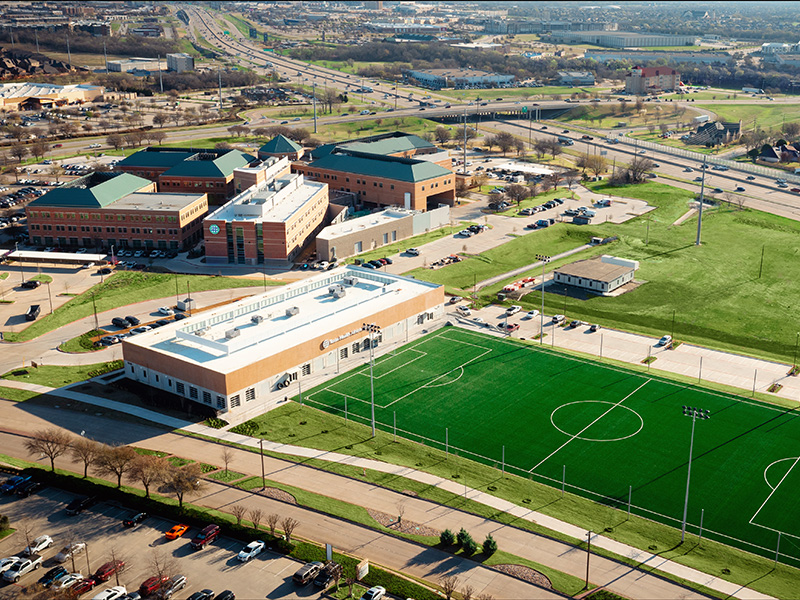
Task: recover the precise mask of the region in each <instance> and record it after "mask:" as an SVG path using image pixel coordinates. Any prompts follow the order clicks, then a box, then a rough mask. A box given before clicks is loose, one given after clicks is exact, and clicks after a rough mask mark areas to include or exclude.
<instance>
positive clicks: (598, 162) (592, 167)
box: [586, 154, 608, 177]
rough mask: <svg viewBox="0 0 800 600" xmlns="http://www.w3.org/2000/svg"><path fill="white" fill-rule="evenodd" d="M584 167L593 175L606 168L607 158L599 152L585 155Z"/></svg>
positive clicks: (602, 171) (603, 171)
mask: <svg viewBox="0 0 800 600" xmlns="http://www.w3.org/2000/svg"><path fill="white" fill-rule="evenodd" d="M586 168H587V169H588V170H589V172H590V173H592V174H593V175H594V176H595V177H597V176H598V175H600V173H605V172H606V171H607V170H608V159H607V158H606V157H605V156H601V155H599V154H592V155H590V156H587V157H586Z"/></svg>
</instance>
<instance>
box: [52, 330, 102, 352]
mask: <svg viewBox="0 0 800 600" xmlns="http://www.w3.org/2000/svg"><path fill="white" fill-rule="evenodd" d="M106 333H108V332H106V331H103V330H101V329H93V330H91V331H87V332H86V333H84V334H83V335H79V336H78V337H74V338H72V339H71V340H67V341H66V342H64V343H63V344H61V345H60V346H59V347H58V349H59V350H61V351H62V352H73V353H77V352H97V351H99V350H102V349H103V348H102V347H100V348H96V347H95V346H94V342H93V341H92V338H94V337H97V336H98V335H106Z"/></svg>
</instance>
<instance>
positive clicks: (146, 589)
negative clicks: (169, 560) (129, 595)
mask: <svg viewBox="0 0 800 600" xmlns="http://www.w3.org/2000/svg"><path fill="white" fill-rule="evenodd" d="M167 581H169V576H168V575H162V576H161V577H149V578H148V579H145V580H144V581H143V582H142V585H140V586H139V595H140V596H141V597H142V598H146V597H147V596H149V595H151V594H154V593H155V592H157V591H158V590H160V589H161V586H162V585H164V584H165V583H166V582H167Z"/></svg>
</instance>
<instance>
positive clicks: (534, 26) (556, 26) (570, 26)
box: [483, 18, 618, 35]
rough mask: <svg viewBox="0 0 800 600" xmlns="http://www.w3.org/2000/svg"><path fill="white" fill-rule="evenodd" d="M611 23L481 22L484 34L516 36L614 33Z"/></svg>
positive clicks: (614, 27) (615, 26)
mask: <svg viewBox="0 0 800 600" xmlns="http://www.w3.org/2000/svg"><path fill="white" fill-rule="evenodd" d="M617 27H618V25H617V23H615V22H613V21H591V20H589V21H539V20H531V19H511V18H500V19H487V20H486V21H484V22H483V29H484V31H485V32H486V33H498V34H504V35H506V34H507V35H516V34H525V33H548V32H552V31H616V30H617Z"/></svg>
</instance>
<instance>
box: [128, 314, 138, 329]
mask: <svg viewBox="0 0 800 600" xmlns="http://www.w3.org/2000/svg"><path fill="white" fill-rule="evenodd" d="M125 320H126V321H127V322H128V323H129V324H130V326H131V327H136V326H137V325H138V324H139V323H141V321H140V320H139V319H137V318H136V317H130V316H129V317H125Z"/></svg>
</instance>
